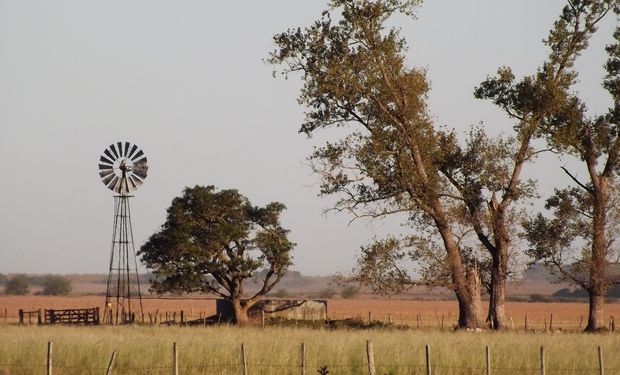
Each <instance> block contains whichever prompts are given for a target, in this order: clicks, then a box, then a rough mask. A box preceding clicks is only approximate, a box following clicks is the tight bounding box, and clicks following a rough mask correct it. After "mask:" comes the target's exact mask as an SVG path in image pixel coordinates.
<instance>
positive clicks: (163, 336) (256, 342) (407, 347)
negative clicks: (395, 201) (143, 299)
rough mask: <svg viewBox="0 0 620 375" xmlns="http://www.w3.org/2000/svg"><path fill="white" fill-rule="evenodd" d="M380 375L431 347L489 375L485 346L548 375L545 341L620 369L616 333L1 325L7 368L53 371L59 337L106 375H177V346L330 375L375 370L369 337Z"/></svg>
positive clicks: (88, 368)
mask: <svg viewBox="0 0 620 375" xmlns="http://www.w3.org/2000/svg"><path fill="white" fill-rule="evenodd" d="M367 340H370V342H371V343H372V345H373V349H374V356H373V359H374V363H375V367H376V371H377V374H423V373H425V372H424V371H425V346H426V345H428V346H429V348H430V358H431V367H432V370H433V372H432V373H433V374H437V375H440V374H484V373H485V363H486V362H485V347H486V346H488V347H489V348H490V353H491V356H490V364H491V371H492V373H494V374H539V373H540V347H541V346H543V347H544V350H545V359H546V362H545V368H546V371H547V373H548V374H556V373H563V374H587V373H591V374H594V373H597V374H598V373H599V372H598V368H599V367H598V366H599V361H598V351H597V349H598V347H599V346H600V347H601V348H602V353H603V359H604V366H605V370H606V373H608V374H614V373H616V374H617V373H619V372H620V336H619V335H616V334H599V335H586V334H569V333H537V334H525V333H512V332H505V333H492V332H482V333H480V332H449V331H445V332H440V331H437V330H433V331H416V330H408V331H402V330H382V329H373V330H336V331H328V330H322V329H307V328H277V327H269V328H259V327H230V326H220V327H207V328H203V327H198V328H184V327H139V326H127V327H105V326H100V327H60V326H57V327H51V326H46V327H35V326H21V327H18V326H14V325H9V326H3V327H2V328H1V329H0V374H3V375H5V374H6V375H9V374H10V375H22V374H24V375H25V374H34V373H45V364H46V355H47V342H48V341H51V342H53V361H52V362H53V367H54V374H71V375H72V374H101V373H104V372H105V369H106V367H107V365H108V363H109V360H110V357H111V354H112V352H113V351H116V352H117V358H116V361H115V364H114V370H113V372H112V373H113V374H170V373H171V369H172V364H173V354H172V353H173V352H172V347H173V342H176V343H177V348H178V368H179V373H180V374H222V375H227V374H231V375H232V374H235V375H242V374H243V366H242V363H243V361H242V355H241V344H242V343H243V344H244V347H245V352H246V364H247V371H248V374H274V375H275V374H278V375H282V374H300V373H301V350H300V348H301V344H302V343H304V344H305V348H306V352H305V367H306V374H317V373H318V372H317V370H318V369H320V368H321V367H324V366H327V369H328V370H329V373H330V374H338V375H339V374H367V373H368V371H367V368H368V364H367V363H368V362H367V356H366V341H367Z"/></svg>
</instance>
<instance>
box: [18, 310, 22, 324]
mask: <svg viewBox="0 0 620 375" xmlns="http://www.w3.org/2000/svg"><path fill="white" fill-rule="evenodd" d="M17 315H18V316H19V324H24V310H22V309H19V310H18V311H17Z"/></svg>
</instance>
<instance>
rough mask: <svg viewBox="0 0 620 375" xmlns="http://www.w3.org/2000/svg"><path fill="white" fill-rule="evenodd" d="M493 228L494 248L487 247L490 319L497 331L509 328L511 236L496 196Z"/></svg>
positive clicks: (493, 200) (491, 202)
mask: <svg viewBox="0 0 620 375" xmlns="http://www.w3.org/2000/svg"><path fill="white" fill-rule="evenodd" d="M489 211H490V213H491V220H492V228H493V238H494V240H495V241H494V242H495V243H494V244H493V246H487V250H488V251H489V253H490V254H491V260H492V262H491V302H490V305H489V317H490V318H491V321H490V323H491V327H492V328H493V329H496V330H503V329H505V328H507V322H506V310H505V302H506V280H507V278H508V247H509V245H510V235H509V234H508V230H507V228H506V225H507V224H506V214H505V209H504V207H503V206H500V205H499V204H498V203H497V202H496V201H495V196H493V198H492V199H491V201H490V202H489Z"/></svg>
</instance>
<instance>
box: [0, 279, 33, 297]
mask: <svg viewBox="0 0 620 375" xmlns="http://www.w3.org/2000/svg"><path fill="white" fill-rule="evenodd" d="M28 292H29V286H28V276H26V275H23V274H22V275H17V276H13V277H11V278H10V279H9V280H8V281H7V283H6V284H5V286H4V294H8V295H17V296H22V295H26V294H28Z"/></svg>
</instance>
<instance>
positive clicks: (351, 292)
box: [340, 285, 360, 299]
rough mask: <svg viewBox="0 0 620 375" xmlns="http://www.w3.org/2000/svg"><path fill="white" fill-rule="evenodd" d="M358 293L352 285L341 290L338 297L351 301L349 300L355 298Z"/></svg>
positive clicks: (357, 289)
mask: <svg viewBox="0 0 620 375" xmlns="http://www.w3.org/2000/svg"><path fill="white" fill-rule="evenodd" d="M359 293H360V288H359V287H356V286H354V285H347V286H345V287H344V288H343V289H342V291H341V292H340V295H341V296H342V298H345V299H351V298H355V297H357V295H358V294H359Z"/></svg>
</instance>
